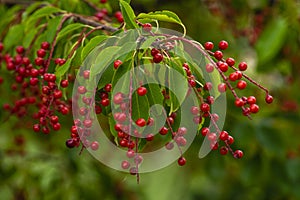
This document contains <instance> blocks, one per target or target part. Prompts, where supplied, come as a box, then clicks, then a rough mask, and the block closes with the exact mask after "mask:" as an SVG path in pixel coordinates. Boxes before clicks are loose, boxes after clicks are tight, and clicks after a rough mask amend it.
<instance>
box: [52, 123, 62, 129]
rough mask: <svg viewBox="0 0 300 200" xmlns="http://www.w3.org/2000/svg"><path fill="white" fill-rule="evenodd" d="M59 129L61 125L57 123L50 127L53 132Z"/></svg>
mask: <svg viewBox="0 0 300 200" xmlns="http://www.w3.org/2000/svg"><path fill="white" fill-rule="evenodd" d="M60 127H61V125H60V123H58V122H57V123H55V124H53V125H52V128H53V130H55V131H58V130H60Z"/></svg>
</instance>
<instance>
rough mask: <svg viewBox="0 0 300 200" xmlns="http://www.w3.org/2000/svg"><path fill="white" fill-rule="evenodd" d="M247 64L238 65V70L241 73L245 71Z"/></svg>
mask: <svg viewBox="0 0 300 200" xmlns="http://www.w3.org/2000/svg"><path fill="white" fill-rule="evenodd" d="M247 67H248V66H247V63H246V62H241V63H240V64H239V70H241V71H245V70H246V69H247Z"/></svg>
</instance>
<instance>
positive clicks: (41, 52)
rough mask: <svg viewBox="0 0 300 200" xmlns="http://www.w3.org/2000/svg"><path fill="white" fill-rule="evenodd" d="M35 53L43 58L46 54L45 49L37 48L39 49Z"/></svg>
mask: <svg viewBox="0 0 300 200" xmlns="http://www.w3.org/2000/svg"><path fill="white" fill-rule="evenodd" d="M36 54H37V56H38V57H40V58H44V57H45V56H46V51H45V49H39V50H37V52H36Z"/></svg>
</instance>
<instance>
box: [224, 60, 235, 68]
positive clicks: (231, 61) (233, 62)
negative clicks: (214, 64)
mask: <svg viewBox="0 0 300 200" xmlns="http://www.w3.org/2000/svg"><path fill="white" fill-rule="evenodd" d="M226 63H227V64H228V66H230V67H232V66H233V65H234V64H235V60H234V59H233V58H227V59H226Z"/></svg>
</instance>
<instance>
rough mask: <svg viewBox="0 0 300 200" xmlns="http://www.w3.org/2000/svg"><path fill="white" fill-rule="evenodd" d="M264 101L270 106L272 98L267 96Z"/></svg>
mask: <svg viewBox="0 0 300 200" xmlns="http://www.w3.org/2000/svg"><path fill="white" fill-rule="evenodd" d="M265 101H266V103H268V104H270V103H272V102H273V97H272V96H271V95H269V94H267V96H266V98H265Z"/></svg>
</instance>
